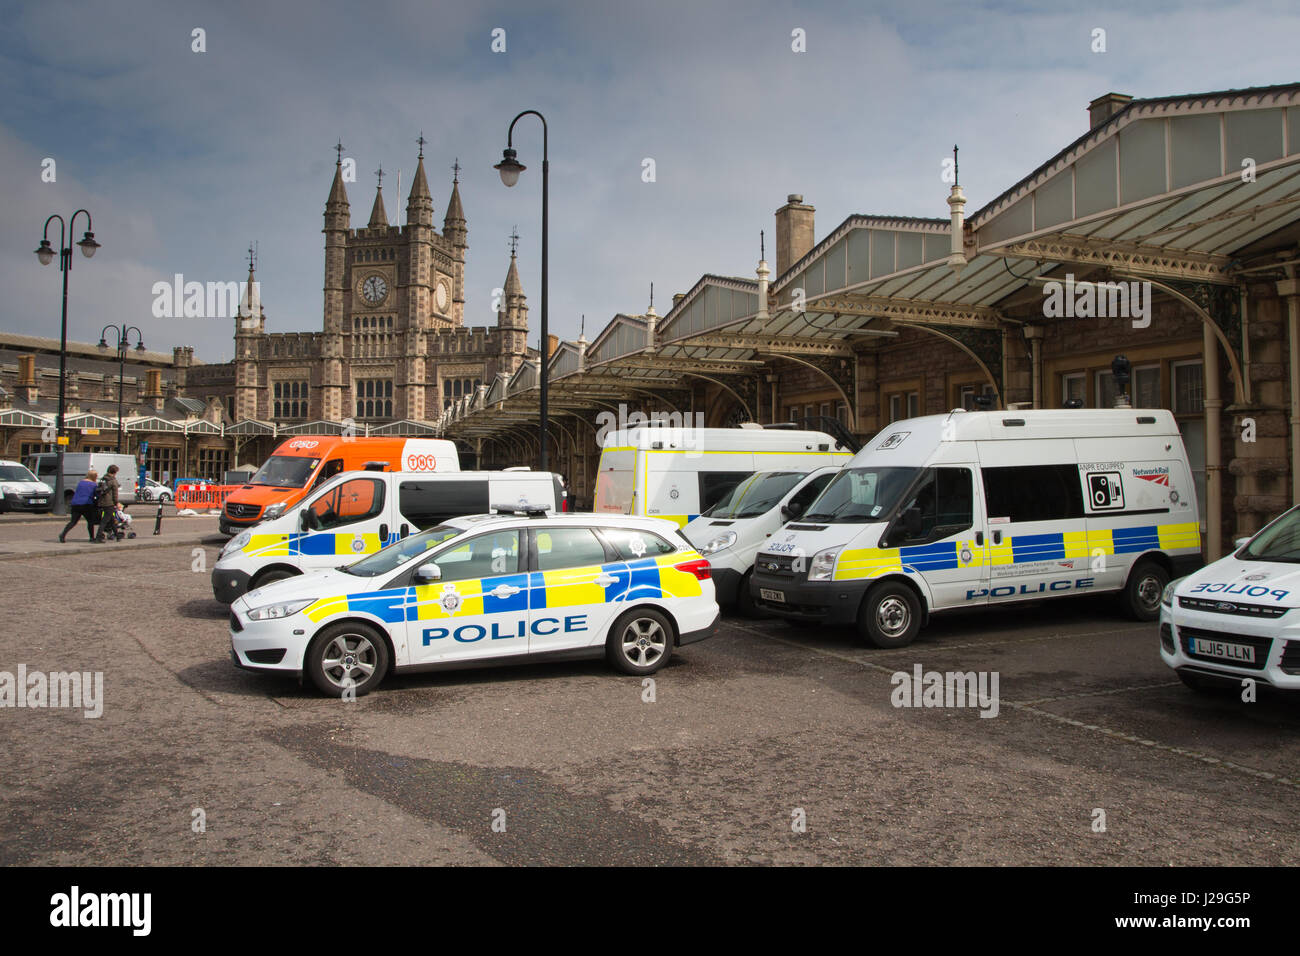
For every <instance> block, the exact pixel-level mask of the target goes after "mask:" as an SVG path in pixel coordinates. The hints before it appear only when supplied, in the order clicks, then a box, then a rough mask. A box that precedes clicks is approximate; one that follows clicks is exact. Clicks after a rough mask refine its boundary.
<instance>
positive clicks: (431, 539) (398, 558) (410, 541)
mask: <svg viewBox="0 0 1300 956" xmlns="http://www.w3.org/2000/svg"><path fill="white" fill-rule="evenodd" d="M464 530H465V529H464V528H451V527H448V526H447V525H438V527H436V528H430V529H429V530H428V531H421V532H420V533H419V534H413V535H411V536H410V537H409V538H403V539H402V540H401V541H399V542H397V543H396V544H390V545H389V546H388V547H386V548H384V549H383V550H381V551H376V552H375V553H374V554H372V555H369V556H368V557H364V558H362V559H361V560H360V561H356V562H354V563H352V564H349V565H347V566H346V567H343V568H339V570H340V571H344V572H346V573H348V574H355V575H357V576H358V577H362V578H373V577H376V576H377V575H380V574H387V573H388V572H389V571H391V570H393V569H394V568H396V567H398V566H399V565H401V564H403V563H405V562H407V561H409V560H411V558H413V557H415V556H416V555H418V554H423V553H424V552H426V551H428V550H429V549H430V548H436V547H437V546H438V545H440V544H442V543H443V542H444V541H446V540H448V539H449V538H454V537H456V535H458V534H461V533H462V532H463V531H464Z"/></svg>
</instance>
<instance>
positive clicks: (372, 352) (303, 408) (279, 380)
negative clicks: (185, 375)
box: [213, 149, 530, 433]
mask: <svg viewBox="0 0 1300 956" xmlns="http://www.w3.org/2000/svg"><path fill="white" fill-rule="evenodd" d="M433 212H434V209H433V199H432V198H431V196H430V194H429V184H428V182H427V180H426V179H425V173H424V152H423V149H422V150H421V152H420V157H419V161H418V164H417V166H416V170H415V176H414V178H413V180H412V183H411V191H410V195H409V197H408V198H407V203H406V220H407V222H406V225H405V226H394V225H390V224H389V221H388V215H387V213H386V212H385V210H384V198H383V180H382V174H381V178H380V183H379V188H378V190H377V191H376V194H375V201H374V206H373V207H372V209H371V212H370V221H369V223H367V224H366V225H365V226H364V227H362V228H359V229H354V228H352V220H351V213H350V206H349V203H348V194H347V189H346V188H345V186H344V182H343V169H342V162H341V157H340V161H339V162H337V163H336V164H335V169H334V183H333V185H332V186H331V188H330V193H329V199H328V201H327V202H326V203H325V229H324V233H325V308H324V322H323V330H322V331H320V332H287V333H268V332H267V331H266V330H265V321H266V317H265V313H264V311H263V310H262V308H261V306H260V305H259V304H258V303H256V302H255V301H254V297H253V289H254V286H253V284H252V282H253V270H252V266H251V264H250V268H249V287H248V292H247V293H246V295H245V304H244V306H243V307H241V310H240V312H241V314H240V316H239V317H238V318H237V320H236V329H235V360H234V363H233V371H234V376H233V379H234V381H233V396H232V398H233V400H232V401H230V402H229V405H228V412H229V415H230V417H231V418H232V419H233V420H234V421H236V422H238V421H243V420H246V419H255V420H259V421H264V422H275V423H276V424H277V425H279V426H282V427H283V426H292V425H295V424H306V423H308V422H314V421H320V420H323V421H330V422H342V421H346V420H347V419H353V420H354V421H355V422H356V424H357V425H358V426H359V427H361V426H376V425H382V424H385V423H391V422H395V421H403V420H409V421H415V422H427V421H431V420H436V419H437V418H438V417H439V416H440V415H441V414H442V411H443V409H444V408H445V407H447V406H448V405H449V404H451V403H452V402H454V401H456V400H457V399H459V398H461V397H462V396H463V395H466V394H469V393H470V392H472V391H476V390H477V389H478V388H479V387H480V386H482V385H484V384H487V383H490V382H491V381H492V379H493V378H494V377H495V376H496V375H498V374H504V375H510V374H512V373H514V371H515V370H516V369H518V368H519V366H520V364H521V363H522V362H523V361H524V360H525V359H526V358H527V357H529V355H530V352H529V349H528V346H527V335H528V306H527V301H526V299H525V296H524V294H523V289H522V287H521V285H520V282H519V274H518V271H517V269H516V266H515V257H514V254H513V253H512V254H511V257H510V265H509V269H508V272H507V274H506V281H505V285H504V287H503V291H504V295H503V297H502V302H501V307H500V311H499V312H498V314H497V323H496V326H495V327H491V328H467V327H466V326H465V252H466V250H467V249H468V248H469V245H468V242H467V241H466V236H467V230H466V225H465V213H464V211H463V209H462V207H461V200H460V189H459V180H458V179H457V178H454V179H453V181H452V189H451V198H450V199H449V200H448V202H447V213H446V215H445V216H444V217H443V227H442V232H441V233H439V232H438V231H437V230H436V229H435V228H434V225H433ZM213 384H214V385H215V382H214V383H213ZM362 433H364V431H362Z"/></svg>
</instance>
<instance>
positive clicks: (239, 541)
mask: <svg viewBox="0 0 1300 956" xmlns="http://www.w3.org/2000/svg"><path fill="white" fill-rule="evenodd" d="M252 540H253V535H252V534H251V533H250V532H248V531H241V532H239V534H237V535H235V537H233V538H231V539H230V540H229V541H227V542H226V546H225V547H224V548H222V549H221V557H223V558H224V557H225V556H226V555H227V554H230V553H231V552H233V551H241V550H243V548H244V546H245V545H246V544H248V542H250V541H252Z"/></svg>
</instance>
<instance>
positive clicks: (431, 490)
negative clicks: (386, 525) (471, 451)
mask: <svg viewBox="0 0 1300 956" xmlns="http://www.w3.org/2000/svg"><path fill="white" fill-rule="evenodd" d="M397 507H398V508H399V510H401V512H402V515H403V516H404V517H405V518H406V520H407V521H409V522H411V524H413V525H415V526H416V527H417V528H431V527H433V526H434V525H436V524H438V523H439V522H442V521H446V520H447V519H448V518H457V517H460V516H461V515H479V514H485V513H486V512H487V511H488V507H489V502H488V481H487V479H485V478H479V479H477V480H466V481H404V482H402V483H401V485H399V486H398V489H397Z"/></svg>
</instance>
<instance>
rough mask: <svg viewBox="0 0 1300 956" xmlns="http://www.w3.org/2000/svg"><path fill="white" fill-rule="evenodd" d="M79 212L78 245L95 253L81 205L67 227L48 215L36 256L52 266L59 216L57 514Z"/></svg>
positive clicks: (58, 510) (60, 510) (62, 509)
mask: <svg viewBox="0 0 1300 956" xmlns="http://www.w3.org/2000/svg"><path fill="white" fill-rule="evenodd" d="M79 215H84V216H85V217H86V234H85V235H84V236H83V237H82V238H81V240H80V241H79V242H78V243H77V245H78V246H79V247H80V248H81V254H82V255H83V256H85V257H86V258H87V259H89V258H90V257H91V256H93V255H94V254H95V250H96V249H98V248H99V243H98V242H96V241H95V234H94V233H93V232H91V231H90V230H91V229H92V228H93V226H92V223H91V221H90V213H88V212H86V210H84V209H78V210H77V211H76V212H74V213H73V214H72V215H71V216H70V217H69V218H68V221H67V223H66V228H65V223H64V221H63V217H62V216H60V215H59V214H58V213H55V214H54V215H52V216H50V218H49V219H46V220H45V229H44V230H43V231H42V233H41V244H40V245H39V246H38V247H37V248H36V258H37V259H39V260H40V262H41V265H43V266H48V265H49V264H50V263H51V262H53V261H54V250H53V249H51V248H50V223H51V222H53V221H54V220H55V219H57V220H59V271H60V272H62V273H63V319H62V323H61V326H60V331H59V418H58V422H57V424H56V425H55V436H54V437H55V453H56V455H57V460H56V463H55V467H56V471H55V472H54V513H55V514H56V515H65V514H67V513H68V506H67V504H66V503H65V502H64V500H63V449H64V447H65V444H66V442H67V439H66V438H65V437H64V435H63V409H64V395H65V391H66V385H67V381H68V273H69V272H71V271H72V246H65V245H64V244H63V243H64V240H65V239H68V238H71V236H72V234H73V232H74V231H75V230H74V228H73V227H74V226H75V224H76V222H77V216H79Z"/></svg>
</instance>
